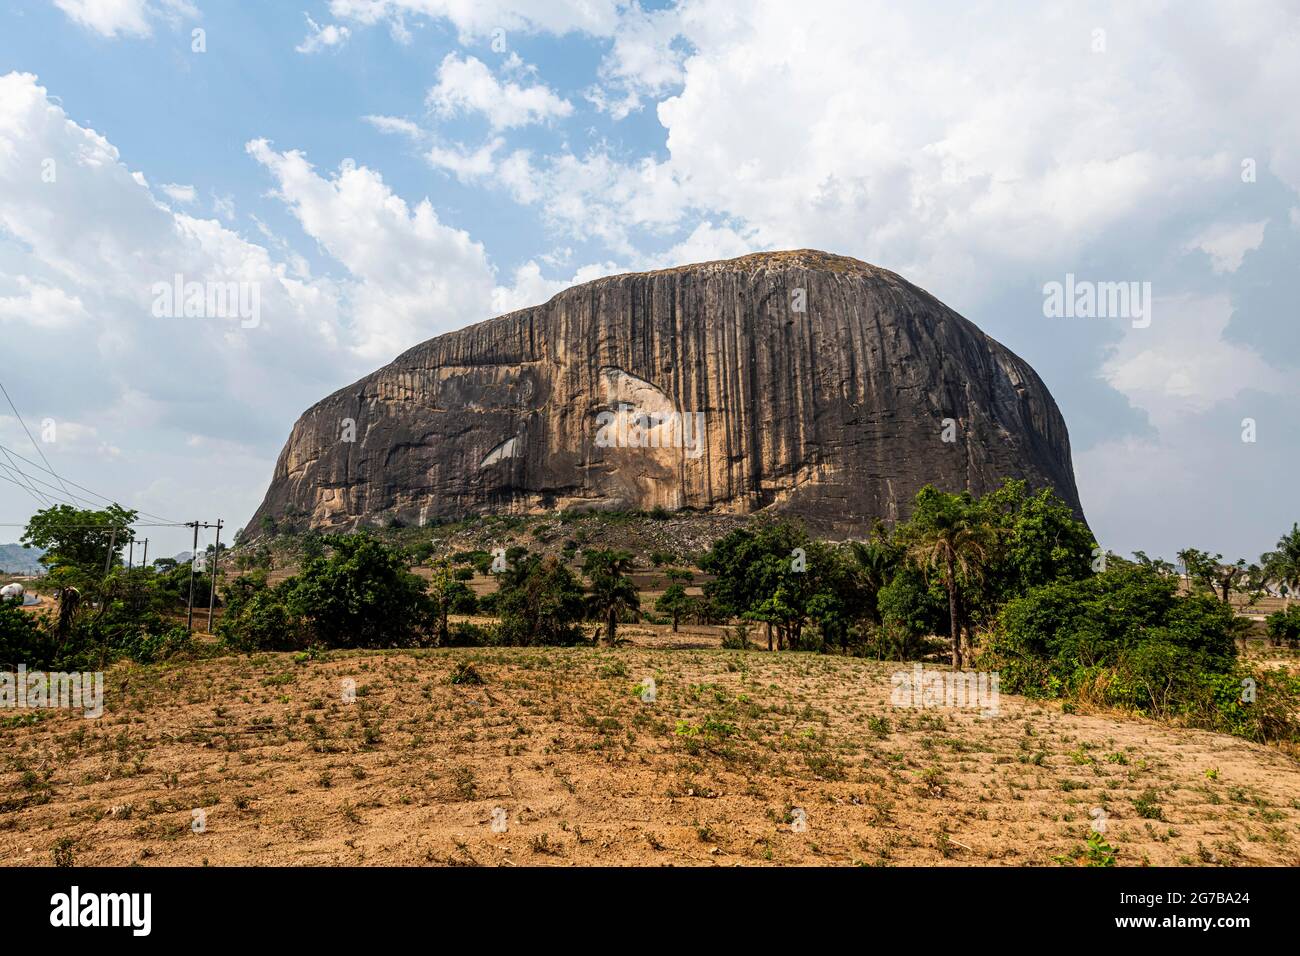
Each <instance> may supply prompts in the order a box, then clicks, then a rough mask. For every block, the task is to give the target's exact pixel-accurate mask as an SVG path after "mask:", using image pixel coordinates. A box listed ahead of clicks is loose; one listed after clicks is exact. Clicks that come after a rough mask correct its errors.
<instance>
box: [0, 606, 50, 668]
mask: <svg viewBox="0 0 1300 956" xmlns="http://www.w3.org/2000/svg"><path fill="white" fill-rule="evenodd" d="M49 653H50V649H49V647H48V644H47V642H46V640H45V635H44V633H43V631H42V630H41V627H40V621H39V620H38V619H37V616H36V615H35V614H31V613H29V612H27V611H24V610H23V609H22V608H21V607H20V606H19V602H18V601H5V600H0V670H9V671H12V670H15V669H17V667H18V665H19V664H26V665H27V666H28V667H33V666H41V667H44V666H46V665H47V664H48V663H49V661H48V659H47V658H48V656H49Z"/></svg>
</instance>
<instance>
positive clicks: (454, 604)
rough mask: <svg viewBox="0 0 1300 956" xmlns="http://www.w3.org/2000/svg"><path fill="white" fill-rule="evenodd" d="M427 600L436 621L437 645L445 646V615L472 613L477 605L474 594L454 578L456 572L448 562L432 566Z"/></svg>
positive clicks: (446, 631)
mask: <svg viewBox="0 0 1300 956" xmlns="http://www.w3.org/2000/svg"><path fill="white" fill-rule="evenodd" d="M429 598H430V600H432V601H433V605H434V616H435V618H436V619H437V635H438V643H439V644H442V645H446V643H447V637H448V633H449V632H448V628H447V615H448V614H458V613H473V610H474V608H475V606H476V604H477V601H476V600H475V599H474V592H473V591H471V590H470V589H469V587H468V586H467V585H466V584H465V582H463V581H461V580H460V579H459V578H457V577H456V570H455V569H454V568H453V567H452V564H451V562H450V561H440V562H439V563H438V564H436V565H434V568H433V576H432V578H430V580H429Z"/></svg>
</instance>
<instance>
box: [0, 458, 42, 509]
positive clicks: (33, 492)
mask: <svg viewBox="0 0 1300 956" xmlns="http://www.w3.org/2000/svg"><path fill="white" fill-rule="evenodd" d="M0 468H3V469H4V470H5V472H6V474H11V475H12V474H19V475H22V476H23V477H24V478H26V477H27V475H25V474H23V472H22V471H19V470H18V469H17V468H13V469H11V468H10V467H9V466H8V465H6V464H5V463H4V462H0ZM0 478H4V480H5V481H7V482H9V484H11V485H17V486H18V487H19V488H21V489H22V490H23V491H25V492H27V493H28V494H29V495H31V496H32V500H33V501H35V502H36V503H37V504H38V505H40V506H41V507H42V508H48V507H49V506H50V500H49V499H48V498H44V499H42V496H41V495H40V493H39V492H37V490H36V488H35V486H34V485H31V484H26V485H24V484H23V483H22V482H20V481H14V480H13V479H12V478H5V476H4V475H0Z"/></svg>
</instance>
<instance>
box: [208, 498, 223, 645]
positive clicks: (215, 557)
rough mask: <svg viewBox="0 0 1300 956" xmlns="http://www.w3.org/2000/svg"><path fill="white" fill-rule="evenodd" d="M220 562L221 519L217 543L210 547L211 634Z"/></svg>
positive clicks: (209, 625) (209, 594)
mask: <svg viewBox="0 0 1300 956" xmlns="http://www.w3.org/2000/svg"><path fill="white" fill-rule="evenodd" d="M220 560H221V519H220V518H218V519H217V541H216V544H214V545H213V546H212V569H211V572H210V573H211V574H212V589H211V590H210V591H208V633H209V634H211V633H212V608H213V607H214V606H215V605H216V603H217V563H218V562H219V561H220Z"/></svg>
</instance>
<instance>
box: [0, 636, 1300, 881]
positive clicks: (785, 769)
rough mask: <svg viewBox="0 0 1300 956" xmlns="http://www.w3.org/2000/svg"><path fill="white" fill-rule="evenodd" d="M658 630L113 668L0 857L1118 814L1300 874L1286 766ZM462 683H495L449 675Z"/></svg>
mask: <svg viewBox="0 0 1300 956" xmlns="http://www.w3.org/2000/svg"><path fill="white" fill-rule="evenodd" d="M665 635H667V636H665ZM637 639H638V640H639V641H642V642H644V641H647V640H653V641H657V642H659V643H660V644H661V645H663V646H655V647H648V646H626V647H619V648H615V649H606V648H601V649H592V648H575V649H564V650H553V649H552V650H542V649H507V650H481V649H452V650H438V651H422V652H362V653H356V654H334V655H333V656H332V657H330V658H329V659H327V660H319V661H318V660H296V659H295V658H294V656H293V655H287V654H265V655H258V656H255V657H252V658H248V657H227V658H218V659H215V660H209V661H199V662H192V663H184V664H173V665H166V666H160V667H153V668H141V667H138V666H134V665H122V666H118V667H117V668H115V669H114V670H113V671H112V672H110V674H109V681H108V682H109V686H108V691H107V695H106V713H105V715H104V716H103V717H102V718H100V719H98V720H86V719H84V718H81V717H79V716H71V715H69V714H68V713H67V712H56V713H48V712H47V713H45V714H43V715H42V716H41V717H40V718H39V719H33V718H32V717H31V716H30V715H15V716H6V715H5V714H0V860H2V861H3V862H4V863H5V864H7V865H15V864H17V865H23V864H27V865H48V864H49V863H50V862H51V861H52V859H53V856H54V853H55V849H56V847H61V848H62V849H61V853H62V854H63V855H64V858H65V859H66V858H67V856H68V855H69V854H70V855H71V857H72V859H73V861H74V862H75V864H77V865H116V866H121V865H127V864H131V863H141V864H144V865H157V864H184V865H200V864H204V863H208V864H212V865H236V864H317V865H325V864H347V865H352V864H410V865H429V864H449V865H506V866H520V865H564V864H638V865H718V866H733V865H758V864H832V865H852V864H861V865H917V864H938V865H945V864H951V865H972V864H973V865H988V864H1000V865H1038V866H1059V865H1063V864H1070V863H1071V862H1072V861H1079V860H1084V859H1086V858H1087V855H1086V854H1085V853H1084V851H1083V847H1084V843H1085V840H1086V838H1087V837H1088V835H1089V833H1090V827H1091V826H1092V825H1093V823H1094V821H1096V820H1101V819H1103V814H1104V826H1105V834H1104V835H1105V840H1106V842H1107V843H1108V844H1109V845H1110V846H1111V847H1112V848H1114V849H1115V850H1116V851H1117V855H1116V861H1117V863H1118V864H1119V865H1140V864H1143V863H1151V864H1156V865H1159V864H1172V865H1257V864H1272V865H1291V866H1294V865H1298V864H1300V764H1297V762H1296V761H1295V760H1294V759H1293V758H1291V757H1289V756H1287V755H1286V754H1284V753H1282V752H1280V751H1278V750H1276V749H1272V748H1268V747H1263V746H1257V745H1253V744H1250V743H1247V742H1245V741H1242V740H1239V739H1236V738H1232V737H1226V736H1221V735H1216V734H1210V733H1205V732H1201V731H1192V730H1182V729H1177V728H1170V727H1166V726H1163V725H1157V724H1154V723H1150V722H1146V721H1141V720H1134V719H1124V718H1112V717H1105V716H1083V715H1069V714H1063V713H1062V712H1061V708H1060V706H1059V705H1048V704H1037V703H1032V702H1027V701H1024V700H1022V699H1020V698H1016V697H1012V696H1010V695H1002V696H1001V699H1000V701H999V710H998V713H997V715H996V716H991V717H981V716H979V714H978V713H977V712H973V711H967V710H955V709H913V708H903V707H895V706H892V705H891V701H890V675H891V673H892V672H894V671H896V670H899V669H900V668H905V667H907V666H908V665H893V664H880V663H876V662H869V661H860V660H853V659H843V658H836V657H828V656H818V655H808V654H780V655H773V654H768V653H765V652H759V651H751V652H739V651H724V650H720V649H717V648H716V647H713V648H707V649H704V648H701V649H689V648H690V643H691V642H692V641H694V642H698V643H701V644H703V643H707V642H708V635H707V633H705V634H699V635H694V634H679V635H677V636H676V637H673V636H672V635H671V634H670V633H669V632H668V631H667V629H659V630H658V632H657V633H656V634H655V635H654V637H653V638H650V637H648V635H646V634H642V635H639V636H638V637H637ZM670 645H671V646H672V647H673V649H668V648H669V646H670ZM683 648H686V649H683ZM466 663H469V664H472V665H473V668H474V669H475V670H476V672H477V673H478V674H479V675H480V676H481V677H482V679H483V681H484V683H483V684H481V685H475V684H464V683H461V684H456V683H451V677H452V675H453V673H454V672H455V670H456V668H457V667H458V666H459V665H462V664H466ZM648 677H653V678H654V681H655V687H656V695H655V700H654V702H652V703H651V702H645V701H643V700H642V693H641V691H640V690H639V689H638V685H639V684H640V682H642V681H643V680H644V679H645V678H648ZM346 681H354V682H355V697H354V699H352V700H351V701H348V700H346V699H345V697H346V694H345V688H346V687H347V686H348V685H346V683H345V682H346ZM8 713H9V714H14V713H15V712H8ZM196 811H202V813H201V814H196ZM494 821H495V829H494ZM502 821H503V822H504V825H505V831H504V832H497V831H498V830H500V829H501V822H502ZM800 821H802V822H803V823H804V824H806V826H804V827H800V826H799V823H800ZM198 831H201V832H198Z"/></svg>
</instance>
